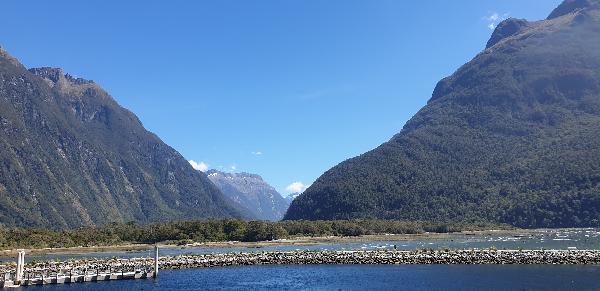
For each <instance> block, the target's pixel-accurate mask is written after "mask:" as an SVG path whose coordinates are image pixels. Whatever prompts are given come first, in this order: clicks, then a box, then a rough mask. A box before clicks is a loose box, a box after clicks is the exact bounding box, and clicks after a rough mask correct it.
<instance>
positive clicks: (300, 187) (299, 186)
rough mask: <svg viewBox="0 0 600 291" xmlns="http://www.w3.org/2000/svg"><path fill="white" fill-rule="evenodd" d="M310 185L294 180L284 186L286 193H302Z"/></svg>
mask: <svg viewBox="0 0 600 291" xmlns="http://www.w3.org/2000/svg"><path fill="white" fill-rule="evenodd" d="M309 186H310V185H308V186H307V185H304V183H302V182H294V183H292V184H289V185H288V186H287V187H285V191H286V192H288V193H302V192H304V190H306V189H307V188H308V187H309Z"/></svg>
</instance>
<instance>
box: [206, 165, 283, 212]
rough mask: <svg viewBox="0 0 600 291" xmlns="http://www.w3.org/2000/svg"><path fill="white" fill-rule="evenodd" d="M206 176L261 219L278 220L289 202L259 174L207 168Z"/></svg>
mask: <svg viewBox="0 0 600 291" xmlns="http://www.w3.org/2000/svg"><path fill="white" fill-rule="evenodd" d="M207 174H208V178H209V179H210V180H211V181H212V182H213V183H214V184H215V185H216V186H217V187H219V189H221V191H223V193H225V195H226V196H227V197H229V198H230V199H231V200H233V201H235V202H236V203H238V204H239V205H240V206H241V207H245V208H247V209H249V210H250V212H252V213H253V214H254V216H255V217H257V218H258V219H261V220H280V219H281V218H283V215H284V214H285V211H286V210H287V208H288V207H289V205H290V204H289V202H288V201H287V200H286V199H285V198H283V197H282V196H281V194H279V192H277V191H276V190H275V188H273V187H272V186H271V185H269V184H267V182H265V181H264V180H263V179H262V177H261V176H259V175H256V174H249V173H224V172H220V171H217V170H209V171H208V172H207Z"/></svg>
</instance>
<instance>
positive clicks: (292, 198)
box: [283, 193, 300, 205]
mask: <svg viewBox="0 0 600 291" xmlns="http://www.w3.org/2000/svg"><path fill="white" fill-rule="evenodd" d="M298 196H300V193H292V194H290V195H288V196H285V197H283V199H285V201H287V203H288V204H290V205H291V204H292V202H294V199H296V197H298Z"/></svg>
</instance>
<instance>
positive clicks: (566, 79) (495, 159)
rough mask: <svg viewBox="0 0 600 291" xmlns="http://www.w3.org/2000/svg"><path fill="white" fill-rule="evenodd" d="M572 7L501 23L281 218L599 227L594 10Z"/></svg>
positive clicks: (599, 49)
mask: <svg viewBox="0 0 600 291" xmlns="http://www.w3.org/2000/svg"><path fill="white" fill-rule="evenodd" d="M578 3H579V4H582V3H583V4H585V3H587V2H585V1H579V2H578ZM583 4H582V5H583ZM569 7H570V6H569ZM569 7H565V6H561V7H560V9H557V10H555V12H553V13H552V15H551V17H549V18H548V19H547V20H545V21H539V22H527V21H525V20H516V19H508V20H506V21H504V22H503V23H501V24H500V25H499V26H498V28H497V29H496V31H494V33H493V35H492V38H491V40H490V42H489V43H488V47H487V48H486V49H485V50H484V51H483V52H482V53H480V54H478V55H477V56H476V57H475V58H474V59H473V60H472V61H470V62H469V63H467V64H465V65H464V66H462V67H461V68H459V69H458V70H457V71H456V72H455V73H454V74H453V75H451V76H449V77H447V78H444V79H443V80H441V81H440V82H439V83H438V84H437V86H436V87H435V89H434V91H433V95H432V97H431V99H430V100H429V101H428V103H427V105H426V106H425V107H423V108H422V109H421V110H420V111H419V112H418V113H417V114H416V115H415V116H414V117H413V118H412V119H411V120H409V121H408V122H407V123H406V125H405V126H404V128H403V129H402V130H401V131H400V132H399V133H398V134H397V135H396V136H394V137H393V138H392V139H391V140H390V141H388V142H386V143H384V144H383V145H381V146H379V147H378V148H376V149H374V150H372V151H370V152H367V153H365V154H363V155H361V156H359V157H356V158H352V159H349V160H347V161H344V162H342V163H340V164H339V165H337V166H336V167H334V168H332V169H330V170H329V171H327V172H326V173H325V174H323V175H322V176H321V177H320V178H318V179H317V181H316V182H315V183H313V184H312V186H311V187H310V188H309V189H307V190H306V191H305V192H304V194H302V195H300V196H299V197H298V198H296V199H295V200H294V202H293V203H292V205H291V206H290V208H289V210H288V212H287V214H286V217H285V219H353V218H380V219H401V220H429V221H446V222H447V221H455V222H457V221H463V222H470V221H482V220H483V221H494V222H500V223H508V224H512V225H515V226H518V227H578V226H579V227H593V226H596V227H597V226H600V154H598V153H600V70H598V68H600V30H598V27H600V9H599V8H598V5H595V6H593V7H592V6H590V7H578V9H575V10H574V9H571V8H572V7H571V8H569ZM567 8H569V9H567Z"/></svg>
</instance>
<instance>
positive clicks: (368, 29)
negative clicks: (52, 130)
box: [0, 0, 560, 194]
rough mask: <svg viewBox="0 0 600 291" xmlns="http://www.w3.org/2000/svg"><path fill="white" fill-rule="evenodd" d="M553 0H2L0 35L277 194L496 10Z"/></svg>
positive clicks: (403, 115) (385, 109) (356, 145)
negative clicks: (258, 178)
mask: <svg viewBox="0 0 600 291" xmlns="http://www.w3.org/2000/svg"><path fill="white" fill-rule="evenodd" d="M559 3H560V0H497V1H491V0H487V1H486V0H468V1H446V0H444V1H442V0H439V1H400V0H397V1H391V0H387V1H386V0H373V1H367V0H362V1H353V0H323V1H316V0H306V1H298V0H277V1H267V0H256V1H246V0H237V1H229V0H214V1H106V0H104V1H99V0H98V1H24V0H3V1H2V2H1V3H0V9H1V11H2V17H0V27H1V29H0V45H2V46H3V47H5V48H6V49H7V50H8V51H9V52H10V53H11V54H12V55H14V56H15V57H17V58H19V59H20V60H21V62H23V63H24V64H25V65H26V66H28V67H38V66H55V67H61V68H63V69H65V71H66V72H69V73H70V74H72V75H75V76H79V77H83V78H86V79H92V80H95V81H96V82H97V83H99V84H100V85H102V86H103V87H104V88H105V89H106V90H107V91H109V92H110V93H111V94H112V95H113V97H114V98H115V99H116V100H117V101H118V102H119V103H120V104H121V105H123V106H124V107H126V108H128V109H130V110H131V111H133V112H134V113H136V114H137V115H138V116H139V118H140V119H141V120H142V122H143V123H144V125H145V126H146V128H147V129H149V130H150V131H152V132H154V133H156V134H158V136H160V137H161V138H162V139H163V140H164V141H165V142H166V143H167V144H169V145H171V146H172V147H174V148H175V149H176V150H178V151H179V152H180V153H181V154H182V155H183V156H184V157H185V158H186V159H188V160H195V161H197V162H198V163H200V162H204V163H206V164H208V165H209V167H210V168H217V169H222V170H235V171H246V172H252V173H257V174H260V175H262V176H263V177H264V178H265V179H266V180H267V181H268V182H269V183H271V184H272V185H274V186H275V187H276V188H277V189H278V190H279V191H281V192H283V193H284V194H285V192H286V191H285V188H286V187H287V186H288V185H290V184H291V183H293V182H302V183H303V184H305V185H307V184H310V183H312V182H313V181H314V180H315V179H316V178H317V177H318V176H320V175H321V174H322V173H323V172H324V171H326V170H327V169H329V168H330V167H332V166H334V165H336V164H338V163H339V162H341V161H343V160H345V159H348V158H351V157H354V156H356V155H359V154H361V153H363V152H365V151H368V150H370V149H372V148H374V147H376V146H378V145H379V144H381V143H383V142H385V141H387V140H388V139H389V138H390V137H391V136H392V135H394V134H395V133H397V132H398V131H399V130H400V129H401V128H402V126H403V125H404V123H405V122H406V121H407V120H408V119H409V118H410V117H411V116H412V115H414V114H415V113H416V112H417V111H418V110H419V109H420V108H421V107H422V106H423V105H424V104H425V103H426V101H427V99H428V98H429V97H430V96H431V92H432V90H433V88H434V86H435V84H436V82H437V81H438V80H439V79H441V78H442V77H444V76H447V75H449V74H451V73H452V72H453V71H454V70H456V69H457V68H458V67H459V66H460V65H462V64H463V63H465V62H467V61H469V60H470V59H471V58H472V57H474V56H475V54H477V53H478V52H480V51H481V50H482V49H483V47H484V46H485V43H486V41H487V40H488V38H489V36H490V34H491V32H492V30H491V29H490V28H489V26H490V25H493V24H494V23H497V21H498V20H495V21H494V19H495V18H502V17H506V16H510V17H517V18H526V19H529V20H539V19H542V18H545V17H546V16H547V15H548V14H549V13H550V11H551V10H552V9H553V8H554V7H556V6H557V5H558V4H559ZM494 15H496V16H497V17H493V16H494ZM257 153H261V154H257Z"/></svg>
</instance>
